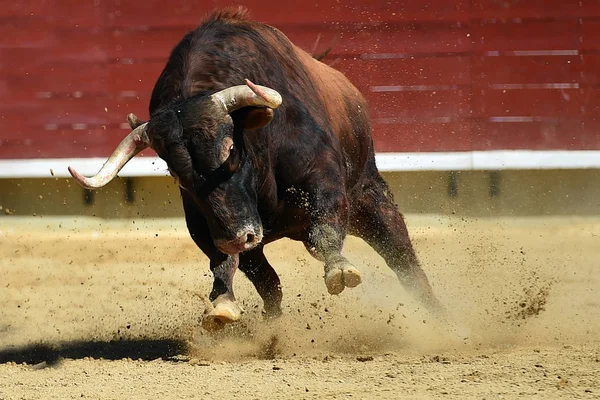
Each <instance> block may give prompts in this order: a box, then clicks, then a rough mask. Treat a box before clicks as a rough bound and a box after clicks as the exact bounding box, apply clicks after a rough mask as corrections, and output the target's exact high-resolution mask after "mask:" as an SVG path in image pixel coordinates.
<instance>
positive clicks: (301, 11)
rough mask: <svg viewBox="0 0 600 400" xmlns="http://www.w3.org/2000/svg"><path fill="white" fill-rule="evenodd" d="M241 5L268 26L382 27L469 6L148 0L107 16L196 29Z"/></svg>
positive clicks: (437, 1) (459, 12) (353, 0)
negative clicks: (217, 11)
mask: <svg viewBox="0 0 600 400" xmlns="http://www.w3.org/2000/svg"><path fill="white" fill-rule="evenodd" d="M236 3H237V4H243V5H244V6H246V7H247V8H248V9H249V10H250V13H251V15H252V17H253V18H254V19H257V20H259V21H263V22H267V23H270V24H276V25H277V24H296V23H298V22H302V23H317V24H322V23H332V22H341V21H346V22H361V23H365V22H366V23H371V24H377V23H385V22H394V21H395V22H397V21H414V20H425V21H429V20H459V19H463V20H466V19H467V18H468V15H467V14H466V12H465V11H467V10H468V7H469V2H468V1H466V0H449V1H443V0H425V1H422V2H418V3H417V2H414V1H409V0H403V1H394V2H365V1H364V0H348V1H344V2H340V1H338V0H321V1H319V2H312V3H311V2H308V3H307V2H288V3H282V4H279V5H278V6H276V7H274V6H273V4H271V3H268V2H264V1H261V0H247V1H243V2H240V1H236V2H235V3H233V4H232V2H231V1H225V0H213V1H212V2H211V3H209V4H206V3H204V4H202V3H197V2H196V3H194V2H189V1H187V0H175V1H171V2H164V1H159V0H149V1H146V2H145V3H144V6H143V7H142V6H140V4H138V3H135V2H126V1H122V2H120V3H119V4H118V5H115V7H114V9H113V10H112V12H111V15H110V16H109V21H110V24H112V25H114V26H130V25H148V26H176V25H181V24H184V25H196V24H198V22H199V21H200V20H201V19H202V18H203V16H204V15H205V14H206V13H207V12H209V11H210V10H212V9H214V8H220V7H225V6H232V5H236Z"/></svg>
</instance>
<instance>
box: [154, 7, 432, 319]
mask: <svg viewBox="0 0 600 400" xmlns="http://www.w3.org/2000/svg"><path fill="white" fill-rule="evenodd" d="M246 78H247V79H250V80H251V81H253V82H254V83H257V84H260V85H264V86H268V87H270V88H273V89H275V90H277V91H278V92H279V93H280V94H281V95H282V98H283V104H282V105H281V106H280V107H279V108H278V109H277V110H275V113H274V114H275V115H274V118H273V120H272V122H271V123H270V124H268V125H266V126H264V127H262V128H260V129H256V130H248V129H246V126H248V124H249V122H248V121H249V119H250V118H251V117H252V118H255V119H256V115H258V117H260V115H261V114H260V113H261V112H263V111H264V110H262V111H261V110H260V109H243V110H240V111H237V112H235V113H233V114H232V115H231V119H225V120H223V119H217V118H215V117H214V115H215V112H214V110H213V108H212V107H213V106H212V104H211V102H210V101H209V97H208V96H209V95H210V94H212V93H214V92H215V91H218V90H221V89H224V88H227V87H231V86H235V85H240V84H243V83H244V79H246ZM254 114H256V115H254ZM367 114H368V111H367V104H366V102H365V100H364V98H363V97H362V96H361V94H360V93H359V92H358V90H357V89H356V88H355V87H354V86H353V85H352V84H351V83H350V82H349V81H348V80H347V79H346V78H345V77H344V76H343V75H342V74H341V73H339V72H338V71H335V70H334V69H332V68H330V67H328V66H326V65H324V64H322V63H320V62H319V61H317V60H315V59H313V58H312V57H311V56H310V55H309V54H307V53H306V52H304V51H303V50H301V49H299V48H297V47H296V46H294V45H293V44H292V43H291V42H290V41H289V40H288V39H287V37H286V36H285V35H284V34H282V33H281V32H280V31H278V30H277V29H275V28H273V27H270V26H267V25H264V24H260V23H257V22H253V21H251V20H249V19H248V16H247V13H246V11H245V10H243V9H230V10H224V11H220V12H216V13H213V14H211V15H210V16H209V17H208V18H206V20H205V21H204V22H203V23H202V24H201V25H200V26H199V27H198V28H197V29H195V30H194V31H192V32H190V33H188V34H187V35H186V36H185V37H184V38H183V39H182V41H181V42H180V43H179V44H178V45H177V46H176V47H175V48H174V49H173V51H172V53H171V56H170V58H169V61H168V63H167V65H166V66H165V69H164V71H163V72H162V74H161V75H160V78H159V79H158V81H157V83H156V85H155V87H154V91H153V93H152V99H151V102H150V124H149V130H148V134H149V137H150V140H151V143H152V147H153V148H154V149H155V150H156V151H157V153H158V154H159V156H161V157H162V158H163V159H165V161H166V162H167V164H168V165H169V168H170V170H171V171H172V173H173V174H174V175H175V176H176V177H177V178H178V179H179V181H180V184H181V186H182V187H183V189H182V191H181V193H182V197H183V204H184V209H185V214H186V220H187V224H188V228H189V230H190V233H191V235H192V238H193V239H194V240H195V242H196V243H197V244H198V246H199V247H200V248H201V249H202V251H204V252H205V253H206V254H207V255H208V256H209V257H210V259H211V269H212V270H213V273H214V275H215V284H214V287H213V291H212V293H211V296H210V297H211V300H214V299H215V298H216V297H217V296H220V295H228V296H230V297H232V298H233V292H232V289H231V281H232V279H233V272H234V271H235V268H236V267H237V266H238V259H237V256H227V255H226V254H224V253H223V252H221V251H220V250H219V248H220V247H219V246H218V245H216V244H217V243H218V242H219V243H220V242H223V243H225V242H227V241H228V240H232V239H234V238H235V235H236V232H238V231H239V229H240V226H241V225H242V224H246V225H251V226H253V227H260V226H262V228H263V230H264V238H263V240H262V243H261V244H260V245H258V246H257V247H256V248H254V249H252V250H250V251H248V252H244V253H241V254H240V255H239V268H240V269H241V270H242V271H244V272H245V273H246V275H247V276H248V277H249V278H250V279H251V280H252V282H253V283H254V285H255V287H256V288H257V290H258V292H259V293H260V295H261V297H262V298H263V299H264V301H265V308H266V310H267V312H269V313H271V314H278V313H279V312H280V303H281V290H280V288H279V286H278V285H279V278H278V277H277V274H276V273H275V271H274V270H273V268H272V267H271V266H270V265H269V263H268V261H267V260H266V258H265V257H264V254H263V253H262V246H263V245H264V244H266V243H269V242H271V241H273V240H277V239H279V238H281V237H289V238H292V239H295V240H300V241H303V242H304V243H305V245H306V247H307V248H308V249H309V251H311V254H313V255H315V256H316V257H317V258H319V259H322V260H323V261H324V262H325V263H326V270H327V265H334V264H336V263H338V262H339V261H340V260H342V259H343V257H341V255H340V251H341V247H342V244H343V240H344V237H345V235H346V233H352V234H355V235H358V236H360V237H362V238H364V239H365V240H366V241H367V242H368V243H370V244H371V245H372V246H373V247H374V248H375V249H376V250H378V251H379V252H380V254H382V256H383V257H384V258H385V259H386V261H387V262H388V264H389V265H390V267H391V268H392V269H394V270H395V271H396V272H397V274H398V276H399V278H400V279H401V281H402V282H403V283H404V284H405V285H406V286H407V288H409V289H413V291H414V292H415V293H416V294H417V295H418V297H420V298H421V299H423V300H424V301H425V302H426V303H427V304H429V305H432V306H433V307H437V306H438V303H437V300H435V297H434V296H433V294H432V293H431V288H430V287H429V284H428V282H427V278H426V277H425V274H424V273H423V271H422V270H421V269H420V267H419V266H418V262H417V259H416V257H415V255H414V251H413V249H412V246H411V243H410V240H409V238H408V233H407V231H406V226H405V225H404V222H403V220H402V217H401V216H400V214H399V213H398V211H397V209H396V206H395V205H394V203H393V199H392V197H391V194H390V192H389V190H388V188H387V186H386V184H385V183H384V181H383V179H382V178H381V177H380V175H379V173H378V171H377V168H376V165H375V159H374V150H373V141H372V138H371V132H370V131H371V128H370V124H369V120H368V115H367ZM227 138H232V139H233V142H234V146H235V150H234V152H233V153H231V154H229V158H228V159H227V161H225V162H223V159H222V158H219V155H220V151H221V150H220V149H221V148H222V146H223V143H225V144H227V143H229V142H226V140H227ZM232 158H233V160H232Z"/></svg>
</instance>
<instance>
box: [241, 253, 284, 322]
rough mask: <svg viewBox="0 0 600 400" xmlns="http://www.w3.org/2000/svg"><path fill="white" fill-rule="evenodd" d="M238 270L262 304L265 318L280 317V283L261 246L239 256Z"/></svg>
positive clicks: (281, 295) (281, 296)
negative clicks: (253, 289) (244, 276)
mask: <svg viewBox="0 0 600 400" xmlns="http://www.w3.org/2000/svg"><path fill="white" fill-rule="evenodd" d="M239 269H240V270H241V271H242V272H243V273H245V274H246V276H247V277H248V279H249V280H250V282H252V284H253V285H254V288H255V289H256V291H257V292H258V294H259V295H260V297H261V298H262V300H263V302H264V308H265V315H266V317H267V318H273V317H278V316H280V315H281V300H282V298H283V294H282V292H281V282H280V281H279V276H278V275H277V272H275V270H274V269H273V267H272V266H271V264H269V261H268V260H267V258H266V257H265V254H264V252H263V246H259V247H257V248H255V249H253V250H251V251H248V252H246V253H242V254H240V266H239Z"/></svg>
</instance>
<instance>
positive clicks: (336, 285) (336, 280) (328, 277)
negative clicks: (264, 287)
mask: <svg viewBox="0 0 600 400" xmlns="http://www.w3.org/2000/svg"><path fill="white" fill-rule="evenodd" d="M325 286H327V291H328V292H329V294H340V293H342V292H343V291H344V287H345V286H344V271H342V270H341V269H337V268H334V269H331V270H330V271H328V272H327V273H326V274H325Z"/></svg>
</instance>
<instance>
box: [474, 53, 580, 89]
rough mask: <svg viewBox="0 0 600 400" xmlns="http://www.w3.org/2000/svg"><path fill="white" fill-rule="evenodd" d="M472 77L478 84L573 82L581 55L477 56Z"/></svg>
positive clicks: (578, 73) (578, 78) (577, 80)
mask: <svg viewBox="0 0 600 400" xmlns="http://www.w3.org/2000/svg"><path fill="white" fill-rule="evenodd" d="M472 60H473V70H472V76H473V80H474V82H475V83H477V84H479V85H486V86H487V85H489V84H542V83H576V82H579V81H580V79H581V69H582V60H581V58H580V56H539V57H535V56H523V57H511V56H507V57H504V56H500V57H485V56H481V57H476V56H474V57H473V58H472Z"/></svg>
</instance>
